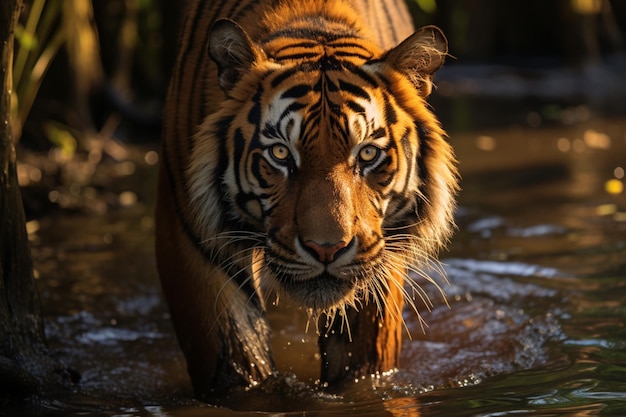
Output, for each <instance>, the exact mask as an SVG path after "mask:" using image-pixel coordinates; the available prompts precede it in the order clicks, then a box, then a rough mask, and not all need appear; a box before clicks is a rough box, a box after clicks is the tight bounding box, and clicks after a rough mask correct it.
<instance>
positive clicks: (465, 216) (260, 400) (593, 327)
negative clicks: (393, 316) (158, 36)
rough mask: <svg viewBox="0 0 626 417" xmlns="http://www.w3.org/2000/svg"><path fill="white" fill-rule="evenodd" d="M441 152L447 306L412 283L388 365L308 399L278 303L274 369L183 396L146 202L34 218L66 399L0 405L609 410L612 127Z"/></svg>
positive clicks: (620, 215)
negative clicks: (203, 397) (421, 294)
mask: <svg viewBox="0 0 626 417" xmlns="http://www.w3.org/2000/svg"><path fill="white" fill-rule="evenodd" d="M452 142H453V144H454V146H455V148H456V150H457V154H458V156H459V159H460V161H461V171H462V175H463V192H462V193H461V196H460V208H459V211H458V215H457V221H458V224H459V230H458V232H457V234H456V235H455V237H454V239H453V241H452V243H451V245H450V250H449V252H447V253H445V254H443V256H442V261H443V263H444V267H445V270H446V272H447V275H448V281H449V284H448V285H445V286H444V290H445V292H446V294H447V300H448V305H447V304H446V302H444V300H443V299H442V297H440V296H439V295H438V292H437V290H436V289H435V288H432V286H425V288H426V290H427V291H428V293H429V294H430V295H431V297H432V299H433V301H434V308H433V309H432V310H431V311H428V310H427V309H425V308H423V306H421V305H420V304H419V303H418V306H419V307H420V313H421V315H422V317H423V319H424V321H425V322H426V323H427V327H426V328H424V329H422V325H421V322H420V321H419V320H418V319H417V318H416V315H415V313H414V312H412V311H410V310H409V309H407V311H406V312H405V319H406V322H407V334H406V337H405V342H404V347H403V353H402V364H401V368H400V369H399V370H398V372H396V373H394V374H391V375H381V376H375V377H372V378H371V379H370V378H367V379H363V380H359V381H355V382H354V383H352V384H349V385H348V386H346V387H345V388H343V389H341V390H340V391H338V392H324V391H323V390H321V389H319V387H318V386H317V384H316V380H317V377H318V368H319V358H318V356H317V355H316V347H315V341H316V339H317V336H316V335H315V333H314V331H312V330H309V331H308V332H305V328H306V326H305V323H306V316H305V314H304V313H303V312H297V313H296V314H294V312H293V310H292V309H289V307H288V306H279V308H272V309H271V310H270V312H269V316H270V318H271V320H272V322H273V328H274V351H275V355H276V357H277V362H278V367H279V369H280V371H281V372H282V375H283V377H282V378H280V379H279V380H278V381H274V382H272V383H270V384H268V385H267V386H265V387H263V388H262V389H259V390H257V391H255V392H248V393H239V394H233V397H232V398H231V401H230V403H231V404H236V407H232V408H237V409H238V410H239V411H234V410H229V409H225V408H217V407H214V406H209V405H205V404H201V403H198V402H196V401H194V400H193V399H192V394H191V389H190V386H189V384H188V381H187V376H186V372H185V365H184V360H183V358H182V355H181V354H180V352H179V350H178V346H177V344H176V340H175V337H174V334H173V329H172V326H171V324H170V321H169V316H168V312H167V308H166V306H165V304H164V301H163V299H162V297H161V294H160V288H159V285H158V279H157V276H156V271H155V262H154V259H153V251H152V234H153V222H152V218H151V211H152V208H151V204H150V201H151V198H150V197H146V198H143V199H142V198H140V203H139V204H137V205H134V206H133V207H130V208H126V209H119V210H115V211H113V212H111V213H108V214H105V215H102V216H86V215H76V214H74V215H69V214H63V215H55V216H53V217H46V218H43V219H40V221H39V228H38V230H37V231H36V233H34V234H33V235H32V238H33V251H34V255H35V256H34V257H35V263H36V269H37V271H38V275H39V277H40V278H39V286H40V290H41V293H42V300H43V308H44V314H45V320H46V332H47V336H48V339H49V344H50V348H51V351H52V353H53V354H54V356H55V357H57V358H59V359H60V360H62V361H63V362H64V363H66V364H67V365H69V366H71V367H72V368H75V369H76V370H78V371H79V372H80V373H81V375H82V379H81V382H80V384H79V386H78V387H77V388H76V392H75V393H74V394H72V395H68V397H67V398H59V399H57V400H55V401H46V402H45V403H44V405H43V406H42V407H40V408H39V409H37V410H33V409H27V410H24V409H15V410H7V411H6V412H10V413H11V415H19V414H21V415H32V414H38V415H68V414H81V415H124V416H126V415H128V416H134V415H150V416H183V415H184V416H244V415H256V416H259V415H293V416H302V415H307V416H332V415H337V416H340V415H341V416H345V415H363V416H383V415H384V416H417V415H423V416H452V415H454V416H502V415H513V414H516V415H542V416H545V415H598V414H599V415H626V328H625V327H624V323H625V322H626V303H625V302H626V192H624V191H621V192H618V191H619V187H620V185H623V184H624V182H626V180H624V178H623V175H624V173H623V172H624V169H626V122H624V121H616V120H601V119H591V120H590V121H587V122H585V123H575V124H572V125H570V126H569V127H568V126H566V127H564V126H562V125H561V126H558V127H553V128H521V127H511V128H500V129H498V130H493V131H487V130H482V131H478V132H473V133H458V134H454V135H452ZM151 170H152V171H153V170H154V168H150V169H148V172H151ZM150 178H151V179H149V180H148V181H147V184H144V185H143V187H146V189H149V188H150V187H153V186H154V185H153V183H154V178H153V176H151V177H150ZM140 196H141V194H140ZM141 200H143V201H141ZM434 274H435V275H436V273H435V272H434ZM416 279H417V278H416ZM439 279H440V280H442V278H441V277H439ZM291 373H293V374H296V375H297V376H298V377H297V380H296V379H295V377H292V376H290V374H291ZM272 412H284V413H278V414H276V413H272Z"/></svg>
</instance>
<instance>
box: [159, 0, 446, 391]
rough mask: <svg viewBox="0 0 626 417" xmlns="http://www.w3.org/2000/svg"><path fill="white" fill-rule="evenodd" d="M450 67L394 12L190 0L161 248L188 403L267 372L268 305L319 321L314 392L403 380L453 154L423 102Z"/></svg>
mask: <svg viewBox="0 0 626 417" xmlns="http://www.w3.org/2000/svg"><path fill="white" fill-rule="evenodd" d="M221 18H228V20H225V19H221ZM405 39H406V40H405ZM396 45H397V46H396ZM446 52H447V46H446V41H445V38H444V37H443V35H442V34H441V32H440V31H439V30H438V29H436V28H432V27H427V28H423V29H420V30H419V31H418V32H416V33H415V34H413V28H412V25H411V22H410V17H409V15H408V13H407V10H406V7H405V5H404V4H403V3H402V2H401V0H387V1H382V0H375V1H374V0H370V1H368V0H352V1H350V0H327V1H322V0H308V1H307V0H282V1H278V0H275V1H271V0H265V1H264V0H261V1H234V0H227V1H223V0H222V1H201V0H198V1H191V4H190V5H189V10H188V12H187V15H186V19H185V22H184V25H183V31H182V36H181V40H180V44H179V55H178V60H177V65H176V68H175V70H174V73H173V76H172V79H171V82H170V87H169V93H168V99H167V102H166V106H165V110H164V135H163V148H162V163H161V165H160V172H159V189H158V203H157V211H156V222H157V235H156V244H157V245H156V248H157V263H158V268H159V274H160V277H161V282H162V285H163V289H164V294H165V296H166V299H167V301H168V304H169V306H170V310H171V313H172V318H173V321H174V325H175V328H176V331H177V336H178V339H179V342H180V344H181V347H182V349H183V352H184V353H185V356H186V359H187V365H188V371H189V373H190V376H191V379H192V382H193V385H194V389H195V392H196V395H198V396H199V397H202V398H207V397H209V396H210V395H211V394H212V393H214V392H218V391H220V390H222V389H229V388H231V387H233V386H250V385H254V384H256V383H258V382H260V381H262V380H264V379H266V378H267V377H269V376H270V375H272V374H273V373H274V367H273V361H272V356H271V352H270V348H269V328H268V325H267V323H266V320H265V318H264V302H265V297H267V296H268V294H270V293H274V292H277V293H285V294H286V295H287V296H289V298H291V299H292V300H293V301H295V303H296V304H297V305H299V306H301V307H303V308H306V309H308V310H309V311H310V312H311V315H312V317H314V318H316V317H319V316H320V315H321V316H323V317H325V318H326V320H325V321H322V322H321V328H320V329H319V330H320V333H321V336H320V347H321V349H322V351H323V352H322V353H323V357H324V359H323V361H322V378H323V379H324V380H326V381H329V382H339V381H341V380H343V379H345V378H346V377H348V376H354V375H362V374H367V373H373V372H378V371H387V370H389V369H393V368H395V367H396V366H397V358H398V354H399V346H400V336H401V327H402V315H401V309H402V305H403V303H404V301H405V300H407V301H408V302H409V303H410V305H411V306H412V307H413V308H414V309H415V310H416V312H417V309H416V306H415V304H414V302H413V300H412V295H413V296H415V294H417V296H420V294H422V292H421V289H420V288H419V287H418V286H417V284H416V283H414V282H413V280H409V282H408V283H407V288H409V292H407V291H406V290H405V289H404V283H405V278H406V276H407V271H415V272H417V273H418V274H420V272H419V270H418V269H417V267H416V265H420V264H424V263H425V262H427V261H429V260H431V259H432V257H433V256H434V255H435V254H436V253H437V251H438V250H439V249H440V248H441V246H443V245H444V244H445V243H446V241H447V240H448V238H449V236H450V232H451V229H452V223H453V219H452V216H453V210H454V207H455V203H454V196H455V193H456V190H457V172H456V168H455V161H454V156H453V153H452V150H451V148H450V146H449V145H448V143H447V142H446V140H445V139H444V136H445V133H444V132H443V130H442V129H441V127H440V125H439V123H438V121H437V120H436V118H435V117H434V116H433V114H432V113H431V112H430V110H429V108H428V106H427V104H426V102H425V99H426V97H427V96H428V94H429V93H430V90H431V87H432V84H431V75H432V74H433V73H434V72H435V71H436V70H437V69H438V68H439V67H440V66H441V64H442V63H443V59H444V57H445V55H446ZM411 291H412V292H413V293H414V294H411ZM337 313H339V316H338V317H341V318H340V319H337V320H334V318H335V315H336V314H337ZM355 346H358V347H359V349H360V351H359V352H361V353H355ZM349 352H350V354H348V353H349ZM346 369H347V370H346Z"/></svg>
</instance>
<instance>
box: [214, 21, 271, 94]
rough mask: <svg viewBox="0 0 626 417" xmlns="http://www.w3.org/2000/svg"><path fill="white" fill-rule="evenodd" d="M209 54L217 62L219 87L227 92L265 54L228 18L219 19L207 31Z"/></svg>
mask: <svg viewBox="0 0 626 417" xmlns="http://www.w3.org/2000/svg"><path fill="white" fill-rule="evenodd" d="M209 55H210V56H211V58H212V59H213V61H215V63H216V64H217V69H218V78H219V84H220V87H221V89H222V90H223V91H224V92H225V93H228V91H230V89H231V88H232V87H233V86H234V85H235V84H237V82H238V81H239V80H240V79H241V77H242V76H243V74H245V73H246V71H248V70H249V69H250V67H251V66H252V64H253V63H254V62H256V61H258V60H260V59H262V57H263V56H264V55H265V54H264V53H263V51H262V50H261V49H260V48H259V47H258V46H256V45H255V44H254V42H252V39H250V37H249V36H248V34H247V33H246V32H245V31H244V30H243V28H242V27H241V26H239V25H238V24H237V23H235V22H233V21H232V20H230V19H219V20H216V21H215V23H214V24H213V26H212V27H211V31H210V33H209Z"/></svg>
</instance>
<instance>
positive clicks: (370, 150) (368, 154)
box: [359, 145, 379, 162]
mask: <svg viewBox="0 0 626 417" xmlns="http://www.w3.org/2000/svg"><path fill="white" fill-rule="evenodd" d="M378 152H379V151H378V148H377V147H376V146H372V145H369V146H365V147H364V148H363V149H361V150H360V151H359V159H360V160H361V161H363V162H372V161H373V160H374V159H376V157H377V156H378Z"/></svg>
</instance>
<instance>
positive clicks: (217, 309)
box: [155, 192, 274, 400]
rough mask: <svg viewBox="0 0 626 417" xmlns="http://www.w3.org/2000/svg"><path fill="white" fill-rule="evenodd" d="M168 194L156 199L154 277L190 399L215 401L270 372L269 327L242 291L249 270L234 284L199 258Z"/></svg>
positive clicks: (247, 293)
mask: <svg viewBox="0 0 626 417" xmlns="http://www.w3.org/2000/svg"><path fill="white" fill-rule="evenodd" d="M172 195H173V193H167V192H161V193H159V196H158V204H157V209H156V216H155V221H156V222H157V224H158V227H157V229H156V230H157V235H156V252H157V266H158V269H159V276H160V278H161V285H162V287H163V293H164V295H165V298H166V300H167V303H168V305H169V309H170V313H171V315H172V321H173V324H174V328H175V330H176V334H177V336H178V341H179V344H180V346H181V348H182V351H183V353H184V355H185V359H186V360H187V370H188V373H189V376H190V377H191V381H192V384H193V388H194V391H195V395H196V396H197V397H198V398H201V399H211V400H215V399H216V398H218V395H219V394H220V392H224V391H225V390H228V389H231V388H233V387H238V386H239V387H248V386H251V385H254V384H256V383H258V382H260V381H262V380H264V379H266V378H267V377H268V376H270V375H271V374H272V373H273V372H274V363H273V360H272V356H271V351H270V341H269V336H270V332H269V326H268V323H267V320H266V318H265V313H264V311H263V308H262V305H261V302H260V300H259V299H258V297H257V295H256V294H254V293H250V292H251V291H244V290H242V288H241V284H240V283H241V282H250V281H249V280H248V279H247V278H246V277H247V276H252V268H251V267H250V268H248V270H241V271H239V273H238V276H237V277H236V279H234V278H233V277H231V276H229V275H228V274H227V273H226V272H225V271H224V270H223V269H222V268H220V267H219V266H218V265H215V264H214V263H213V262H212V261H211V259H210V258H209V257H207V256H206V255H204V254H203V253H202V252H201V251H200V250H199V249H198V247H197V244H196V242H193V241H192V240H191V239H190V236H189V234H188V233H186V232H185V230H184V228H183V226H182V222H181V220H180V218H178V217H176V216H175V215H174V213H176V212H177V211H176V208H175V207H174V202H173V200H172Z"/></svg>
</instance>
